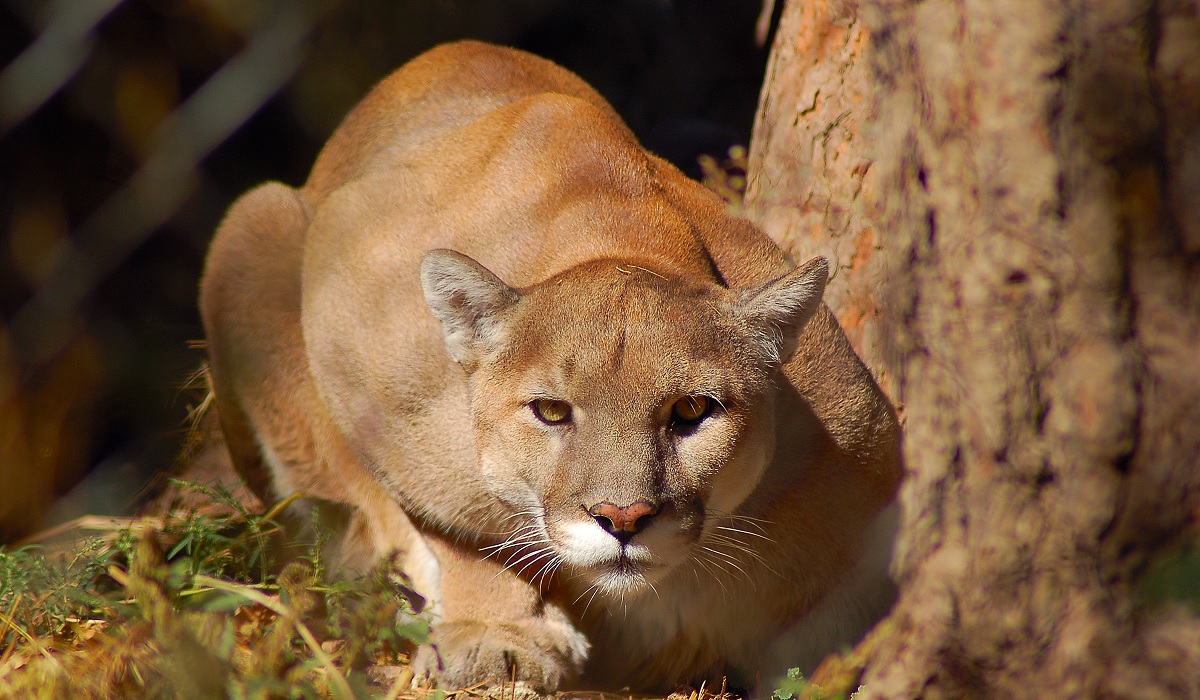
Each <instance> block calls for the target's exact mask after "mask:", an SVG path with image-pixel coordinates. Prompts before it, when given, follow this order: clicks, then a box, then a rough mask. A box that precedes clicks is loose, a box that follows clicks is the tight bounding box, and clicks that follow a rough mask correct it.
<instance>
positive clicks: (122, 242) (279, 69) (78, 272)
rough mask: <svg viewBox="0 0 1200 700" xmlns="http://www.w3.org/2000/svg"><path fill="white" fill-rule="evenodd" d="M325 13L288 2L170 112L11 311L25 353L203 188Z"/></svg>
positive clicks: (36, 355)
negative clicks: (207, 162) (134, 165)
mask: <svg viewBox="0 0 1200 700" xmlns="http://www.w3.org/2000/svg"><path fill="white" fill-rule="evenodd" d="M319 16H320V12H317V11H314V10H313V9H311V7H310V6H309V4H308V3H287V4H286V5H284V7H283V9H282V10H281V11H280V12H278V13H276V14H275V16H274V17H273V18H272V19H271V20H269V21H268V24H267V25H266V26H265V27H264V28H263V29H261V30H260V31H259V32H258V33H256V34H255V35H253V36H252V37H251V38H250V40H249V41H248V44H247V46H246V47H245V49H243V50H242V51H241V52H240V53H239V54H238V55H237V56H235V57H234V58H232V59H231V60H230V61H229V62H228V63H226V64H225V65H224V66H223V67H222V68H221V69H220V70H219V71H217V72H216V73H215V74H214V75H213V76H212V77H211V78H210V79H209V80H208V81H207V82H206V83H205V84H204V85H203V86H201V88H200V89H199V90H197V91H196V93H195V94H193V95H192V96H191V97H190V98H188V100H187V101H186V102H185V103H184V104H183V105H181V106H180V107H179V108H178V109H177V110H176V111H175V112H174V113H173V114H172V115H171V116H170V117H169V118H167V119H166V120H164V122H163V124H162V126H161V127H160V128H159V132H158V136H157V138H156V142H157V146H156V148H155V149H154V150H153V152H152V153H151V154H150V156H149V157H148V158H147V159H146V160H145V162H144V163H143V164H142V167H141V168H140V169H139V170H138V171H137V172H136V173H135V174H134V175H133V176H132V177H131V178H130V180H129V181H128V182H127V183H126V184H125V185H124V186H123V187H122V188H121V189H120V190H118V191H117V192H116V193H115V194H113V195H112V197H110V198H109V199H108V201H106V202H105V203H104V204H103V205H101V206H100V207H99V208H98V209H97V210H96V211H95V212H94V213H93V214H92V215H91V217H90V218H88V219H87V220H86V221H85V222H84V223H83V224H82V225H81V226H80V227H79V228H78V229H77V230H76V231H75V232H74V235H73V236H72V237H71V241H72V242H71V244H69V245H65V246H64V247H63V248H62V249H61V250H60V251H59V253H58V255H57V256H56V258H57V259H56V260H55V262H54V265H53V266H52V268H51V271H50V273H49V274H48V275H47V277H46V279H45V281H44V282H43V284H42V285H41V286H40V287H39V288H38V290H37V291H36V293H35V294H34V296H33V298H32V299H30V300H29V301H28V302H27V303H26V304H25V305H24V306H23V307H22V308H21V309H20V310H19V311H18V312H17V314H16V315H15V316H14V317H13V319H12V322H11V325H10V331H11V333H12V340H13V342H14V344H15V346H16V349H17V352H18V354H19V355H20V356H21V357H22V358H24V359H25V360H26V361H32V362H36V363H42V362H45V361H47V360H48V359H50V358H52V357H54V356H55V355H56V354H57V353H58V352H59V351H61V350H62V349H63V348H64V347H65V346H66V345H67V343H69V342H70V340H71V337H72V329H73V328H77V327H78V325H77V324H76V323H75V322H74V321H75V319H74V316H75V315H76V314H77V313H78V311H79V309H80V306H81V305H82V304H83V303H84V302H85V301H86V300H87V298H88V297H89V296H90V295H91V294H92V293H93V292H94V290H95V289H96V287H97V286H98V285H99V284H100V283H101V282H102V281H103V280H104V279H105V278H106V277H107V276H108V275H109V274H111V273H112V271H113V270H114V269H115V268H116V267H117V266H118V265H120V264H121V263H122V262H123V261H124V260H125V259H126V258H127V257H128V256H129V255H130V254H131V253H133V251H135V250H136V249H137V248H138V246H140V245H141V244H142V243H144V242H145V241H146V239H148V238H149V237H150V236H151V235H152V234H153V233H154V231H155V230H156V229H157V228H159V227H160V226H162V225H163V224H164V223H166V222H167V220H168V219H170V217H171V216H172V215H173V214H174V213H175V211H176V210H177V209H178V208H179V207H180V205H182V204H183V202H184V201H185V200H186V199H187V197H188V196H189V195H190V194H191V193H192V192H193V190H194V189H195V186H196V180H197V169H198V167H199V165H200V163H201V161H203V160H204V158H205V157H206V156H207V155H208V154H209V153H211V152H212V151H213V149H215V148H216V147H217V146H218V145H220V144H221V143H222V142H223V141H224V140H225V139H227V138H228V137H229V136H230V135H231V134H232V133H233V132H234V131H236V130H237V129H238V128H239V127H240V126H241V125H242V124H243V123H245V122H246V121H247V120H248V119H249V118H250V117H251V116H252V115H253V114H254V113H255V112H256V111H257V110H258V109H259V108H261V107H262V106H263V105H264V104H265V103H266V102H267V101H268V100H269V99H270V98H271V97H272V96H273V95H274V94H275V93H276V92H278V91H279V90H280V89H281V88H283V86H284V85H285V84H286V83H287V82H288V81H289V80H290V79H291V78H292V76H293V75H294V74H295V72H296V71H297V70H298V68H299V67H300V64H301V60H302V58H303V55H304V44H305V40H306V39H307V37H308V36H309V34H310V33H311V31H312V30H313V28H314V26H315V24H316V22H317V20H318V18H319ZM39 41H41V39H39ZM2 398H3V397H0V399H2Z"/></svg>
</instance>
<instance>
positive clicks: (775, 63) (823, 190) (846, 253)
mask: <svg viewBox="0 0 1200 700" xmlns="http://www.w3.org/2000/svg"><path fill="white" fill-rule="evenodd" d="M867 40H868V34H867V31H866V29H865V27H864V25H863V23H862V22H860V21H858V17H857V13H856V11H855V7H854V3H853V2H846V1H845V0H808V1H807V2H790V3H788V4H787V5H786V6H785V7H784V9H783V12H782V14H781V16H780V20H779V28H778V29H777V30H776V33H775V43H774V45H773V47H772V49H771V57H770V60H769V62H768V65H767V75H766V80H765V82H764V87H763V92H762V95H761V97H760V99H759V107H758V113H757V116H756V118H755V123H754V134H753V138H752V139H751V141H750V152H749V164H748V175H749V177H748V181H747V187H746V195H745V199H744V205H745V213H746V215H747V216H749V217H750V218H751V219H753V220H754V221H755V222H757V223H758V224H759V225H760V226H761V227H762V228H763V229H764V230H765V231H766V232H767V234H768V235H769V236H771V238H773V239H774V240H775V241H776V242H777V243H779V244H780V245H781V246H783V247H784V248H785V249H787V250H788V251H789V252H791V254H792V255H793V257H795V258H796V259H797V260H804V259H807V258H809V257H811V256H813V255H824V256H826V257H827V258H829V260H830V262H831V263H832V267H831V273H832V274H831V280H830V284H829V287H828V288H827V290H826V296H825V300H826V302H827V303H828V304H829V307H830V308H831V309H832V310H833V312H834V314H836V315H837V317H838V320H839V321H840V322H841V324H842V328H843V329H844V330H845V331H846V334H847V336H848V337H849V338H850V342H851V343H852V344H853V345H854V349H855V350H856V351H858V353H859V355H860V356H861V357H863V358H864V359H865V360H866V363H867V366H868V367H870V368H871V371H872V372H873V373H874V374H875V377H876V378H877V379H879V380H880V384H881V385H882V386H883V388H884V391H888V389H889V382H888V376H887V372H886V369H885V366H884V363H883V357H882V352H883V346H882V345H881V344H880V338H879V333H878V327H879V324H878V318H879V314H878V303H877V301H876V292H877V291H878V290H879V288H880V284H881V281H882V279H883V277H884V275H885V272H886V270H885V267H884V264H883V263H884V260H883V257H882V256H879V255H876V251H877V250H878V249H879V237H878V234H877V233H876V229H875V228H874V225H873V224H872V223H871V221H870V218H869V217H867V216H865V213H864V206H865V202H866V201H868V198H869V194H870V191H871V188H872V181H873V177H872V174H871V171H870V164H871V156H870V148H869V146H870V139H869V134H867V133H866V131H867V127H868V126H869V119H870V106H871V100H872V95H873V90H872V75H871V68H870V65H869V63H868V62H867V58H866V54H865V49H866V46H867Z"/></svg>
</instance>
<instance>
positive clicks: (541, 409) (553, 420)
mask: <svg viewBox="0 0 1200 700" xmlns="http://www.w3.org/2000/svg"><path fill="white" fill-rule="evenodd" d="M530 408H532V409H533V415H535V416H537V417H538V420H540V421H542V422H543V423H549V424H550V425H557V424H559V423H566V422H567V421H569V420H571V404H569V403H567V402H566V401H559V400H558V399H538V400H537V401H534V402H533V403H531V404H530Z"/></svg>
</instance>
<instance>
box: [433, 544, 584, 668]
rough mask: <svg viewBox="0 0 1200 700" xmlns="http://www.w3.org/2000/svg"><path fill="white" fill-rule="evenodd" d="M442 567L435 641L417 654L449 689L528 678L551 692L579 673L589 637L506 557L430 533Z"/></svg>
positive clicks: (434, 626)
mask: <svg viewBox="0 0 1200 700" xmlns="http://www.w3.org/2000/svg"><path fill="white" fill-rule="evenodd" d="M425 539H426V542H427V544H428V545H429V548H430V550H432V552H433V553H434V556H435V557H436V558H437V561H438V566H439V568H440V579H441V591H440V596H438V597H437V600H436V601H435V608H434V609H435V610H438V611H439V614H438V615H437V619H435V620H434V624H433V628H434V639H435V640H436V642H435V644H434V645H433V646H432V647H424V648H422V649H421V650H420V652H418V654H417V658H416V662H415V666H416V671H417V674H418V677H420V676H421V675H422V674H424V675H426V676H428V677H431V678H436V679H437V681H438V684H439V685H441V686H443V687H447V688H461V687H465V686H467V685H470V684H473V683H475V682H478V681H479V680H480V679H484V678H490V679H494V680H497V681H500V680H509V679H512V678H513V677H514V675H515V677H516V679H517V680H518V681H524V682H525V683H527V684H529V685H530V686H531V687H532V688H533V689H535V690H537V691H539V692H553V691H554V690H556V689H558V688H559V687H560V686H565V685H568V684H570V683H571V682H572V681H574V680H575V679H577V678H578V677H579V675H580V673H581V672H582V670H583V664H584V661H585V660H586V659H587V653H588V646H589V645H588V641H587V639H586V638H585V637H584V636H583V634H582V633H580V632H579V630H578V629H576V628H575V625H574V624H573V623H572V622H571V621H570V619H569V618H568V617H567V616H566V614H565V613H563V611H562V609H561V608H559V607H558V606H557V605H554V604H552V603H548V602H546V601H545V600H543V598H542V595H541V594H540V593H539V591H538V590H537V589H536V588H535V587H533V586H532V585H530V584H529V582H527V581H525V580H524V579H522V578H520V577H518V576H517V575H516V574H514V573H513V572H512V571H508V570H505V569H504V566H503V562H498V561H494V560H492V559H484V558H482V555H480V554H479V553H478V552H475V551H472V550H470V549H467V548H464V547H463V546H461V545H458V546H456V545H455V544H454V543H453V542H451V541H449V540H447V539H444V538H443V537H442V536H440V535H429V534H426V535H425Z"/></svg>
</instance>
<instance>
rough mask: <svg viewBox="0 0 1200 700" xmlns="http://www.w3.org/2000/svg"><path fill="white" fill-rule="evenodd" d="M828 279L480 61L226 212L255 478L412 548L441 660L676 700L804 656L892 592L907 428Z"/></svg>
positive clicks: (464, 670) (588, 92)
mask: <svg viewBox="0 0 1200 700" xmlns="http://www.w3.org/2000/svg"><path fill="white" fill-rule="evenodd" d="M434 249H452V250H453V251H457V253H451V252H446V251H440V252H435V253H430V251H433V250H434ZM464 256H469V258H468V257H464ZM824 281H825V266H824V262H823V261H821V260H816V261H812V262H810V263H809V264H807V265H805V266H803V267H801V268H795V267H794V266H793V265H792V263H790V262H789V261H788V259H787V257H786V256H785V255H784V254H783V253H782V252H781V251H780V250H779V249H778V248H777V247H776V246H774V245H773V244H772V243H771V242H770V241H769V240H768V239H767V238H766V237H765V236H764V235H763V234H762V233H761V232H760V231H759V230H757V229H756V228H755V227H754V226H752V225H751V224H750V223H748V222H746V221H744V220H741V219H737V218H734V217H731V216H730V215H729V214H728V213H727V212H726V208H725V206H724V204H723V202H722V201H721V200H719V199H718V198H717V197H715V196H714V195H712V194H711V193H709V192H708V191H706V190H705V189H704V188H703V187H701V186H700V185H698V184H697V183H695V182H692V181H690V180H688V179H686V178H685V177H684V176H683V175H681V174H680V173H679V172H678V171H677V170H675V169H674V168H673V167H671V166H670V165H668V164H666V163H665V162H663V161H662V160H660V159H658V158H656V157H654V156H653V155H651V154H649V153H647V152H646V151H644V150H643V149H642V148H641V147H640V146H639V145H638V144H637V142H636V141H635V140H634V138H633V136H632V134H631V133H630V132H629V130H628V129H627V128H626V127H625V126H624V124H623V123H622V122H621V121H620V120H619V118H618V117H617V116H616V114H615V113H614V112H613V110H612V109H611V107H609V106H608V105H607V103H605V102H604V100H603V99H602V98H601V97H600V96H599V95H597V94H596V93H595V92H594V91H593V90H592V89H591V88H590V87H588V86H587V85H585V84H584V83H583V82H582V81H580V80H579V79H578V78H576V77H575V76H574V75H572V74H570V73H568V72H567V71H565V70H563V69H561V68H559V67H557V66H555V65H553V64H551V63H548V62H546V61H543V60H541V59H538V58H535V57H533V56H530V55H527V54H524V53H521V52H517V51H512V50H508V49H501V48H497V47H493V46H488V45H484V44H479V43H474V42H463V43H458V44H451V45H447V46H443V47H439V48H437V49H434V50H432V51H430V52H428V53H426V54H424V55H423V56H421V57H419V58H417V59H415V60H414V61H412V62H411V63H409V64H408V65H406V66H404V67H403V68H401V69H400V70H398V71H397V72H396V73H394V74H393V75H392V76H390V77H389V78H387V79H386V80H385V81H383V82H382V83H381V84H380V85H379V86H378V87H376V88H375V90H373V91H372V92H371V94H370V95H368V96H367V97H366V98H365V99H364V100H363V101H362V103H360V104H359V106H358V107H357V108H356V109H355V110H354V111H353V112H352V113H351V114H350V115H349V116H348V117H347V118H346V120H345V122H344V123H343V124H342V126H341V127H340V128H339V129H338V131H337V132H336V133H335V134H334V135H333V137H332V138H331V139H330V140H329V143H328V144H327V145H326V147H325V149H324V150H323V151H322V153H321V155H320V156H319V158H318V159H317V162H316V164H315V166H314V167H313V172H312V175H311V176H310V178H309V180H308V182H307V183H306V184H305V185H304V187H302V188H300V189H299V190H294V189H291V188H288V187H286V186H283V185H280V184H278V183H268V184H265V185H262V186H261V187H259V188H257V189H255V190H253V191H251V192H250V193H248V194H246V195H245V196H244V197H242V198H241V199H240V200H239V201H238V202H237V203H236V204H235V205H234V206H233V207H232V208H231V210H230V212H229V214H228V216H227V217H226V219H225V221H224V222H223V223H222V225H221V227H220V229H219V230H218V232H217V235H216V237H215V239H214V241H213V245H212V250H211V252H210V254H209V259H208V263H207V267H206V271H205V276H204V281H203V285H202V291H201V309H202V313H203V317H204V323H205V327H206V329H207V333H208V338H209V352H210V356H211V363H212V374H213V381H214V385H215V390H216V395H217V401H218V406H219V412H220V416H221V422H222V427H223V430H224V432H225V434H226V438H227V442H228V445H229V448H230V452H231V454H232V456H233V459H234V461H235V463H236V465H237V467H238V469H239V472H240V473H241V474H242V475H243V477H244V478H245V479H246V480H247V481H248V483H249V484H250V485H251V486H252V487H253V488H254V489H255V490H256V491H257V492H258V493H259V494H260V495H262V496H263V497H265V498H270V499H275V498H280V497H283V496H285V495H287V494H288V493H290V492H292V491H296V490H299V491H302V492H304V493H305V494H306V495H308V496H311V497H314V498H320V499H326V500H329V501H334V502H337V503H342V504H346V505H348V506H350V507H352V508H353V517H354V522H353V523H351V525H350V526H349V527H348V529H347V533H348V534H347V536H346V537H347V541H346V543H345V547H346V549H347V550H353V549H355V548H357V549H362V550H365V551H367V552H370V553H373V554H374V555H375V556H382V555H385V554H386V553H388V552H389V551H391V550H393V549H399V550H402V551H403V552H404V553H405V555H406V558H405V561H406V564H405V566H406V570H407V572H408V573H409V574H410V576H411V577H412V578H413V581H414V584H415V586H416V588H417V590H419V591H420V592H422V593H423V594H424V595H426V596H428V597H429V598H430V600H431V601H432V603H433V608H432V609H433V610H434V612H435V614H436V616H437V622H436V625H435V641H436V647H430V648H428V649H425V650H423V651H422V653H421V655H419V657H418V660H417V663H418V665H419V667H420V669H421V670H422V671H425V672H428V673H430V674H432V675H436V676H438V677H439V680H440V681H441V682H442V683H445V684H448V685H466V684H469V683H473V682H475V681H478V680H483V679H485V678H496V677H507V676H508V675H509V673H510V672H511V671H512V667H513V666H514V665H515V667H516V673H517V675H518V677H519V678H521V679H522V680H525V681H526V682H528V683H529V684H531V685H533V686H534V687H536V688H538V689H542V690H548V689H553V688H556V687H567V686H578V685H592V686H603V687H612V688H620V687H623V686H631V687H633V688H635V689H641V690H662V689H670V688H671V687H673V686H674V684H676V683H679V682H688V681H692V682H696V681H699V680H702V679H708V680H710V681H717V680H718V679H719V678H720V677H721V676H722V675H726V674H730V675H732V676H733V678H734V680H735V682H740V683H743V684H753V682H754V680H755V678H762V679H763V680H767V679H770V678H772V677H773V676H775V675H777V674H780V673H782V672H783V671H784V670H785V669H786V668H788V667H789V666H793V665H804V664H809V665H811V664H812V663H815V662H816V661H817V660H819V658H820V655H821V654H823V653H825V652H827V651H830V650H835V649H836V648H837V646H838V645H842V644H846V643H850V642H852V641H853V640H854V638H855V635H857V634H860V633H861V632H862V631H863V630H864V629H865V627H866V625H868V624H869V623H870V621H871V620H873V619H874V618H875V617H876V616H877V615H878V614H879V613H880V612H881V611H882V609H883V608H884V607H885V606H886V605H887V604H888V603H889V600H890V595H891V588H890V585H889V584H888V582H887V579H886V576H885V573H884V567H885V565H886V560H887V554H888V551H889V547H890V544H889V543H890V527H889V523H890V520H889V519H888V517H885V516H881V515H880V514H881V513H882V512H884V509H885V507H886V506H887V505H888V503H889V502H890V501H891V500H892V498H893V496H894V493H895V489H896V484H897V481H898V479H899V474H900V466H899V456H898V444H897V443H898V429H897V425H896V420H895V416H894V415H893V412H892V410H891V408H890V405H889V404H888V402H887V400H886V399H885V398H884V397H883V396H882V394H881V393H880V391H879V389H878V388H877V387H876V385H875V383H874V382H873V380H872V379H871V377H870V375H869V373H868V372H867V371H866V370H865V369H864V367H863V366H862V364H861V363H860V362H859V361H858V359H857V358H856V357H855V355H854V353H853V352H852V350H851V349H850V347H849V345H848V343H847V341H846V339H845V336H844V335H843V334H842V332H841V330H840V329H839V328H838V326H837V322H836V321H835V319H834V318H833V316H832V315H831V314H830V313H829V311H828V310H827V309H826V308H825V307H824V305H823V304H822V303H820V293H821V291H822V290H823V287H824ZM778 360H784V361H785V362H784V363H783V364H782V365H780V364H779V363H778ZM687 396H699V397H708V398H711V399H713V400H714V402H715V401H719V405H718V404H717V403H712V404H710V405H713V406H714V410H713V412H712V413H711V414H709V415H708V416H707V417H706V418H704V419H703V420H702V421H701V422H700V423H699V424H698V425H696V426H689V425H687V424H685V423H681V422H679V421H678V420H677V419H675V418H673V417H672V416H673V414H672V405H673V404H674V402H675V401H677V400H680V399H681V398H683V397H687ZM537 399H555V400H561V401H566V402H567V403H569V404H570V405H571V410H572V413H571V417H570V419H569V420H568V421H566V422H565V423H562V424H554V425H551V424H547V423H545V422H543V421H541V420H540V419H539V418H538V417H537V415H536V413H535V410H534V403H535V401H536V400H537ZM706 400H707V399H706ZM589 508H591V509H592V513H597V514H603V513H608V514H609V515H611V519H610V520H609V521H605V520H604V519H603V517H600V516H598V517H595V518H593V516H592V515H590V514H589V513H588V510H589ZM651 512H653V513H657V514H656V515H648V516H646V517H644V518H643V519H641V520H638V519H637V516H639V515H645V514H647V513H651ZM625 514H629V515H628V518H627V519H626V515H625ZM606 522H607V525H606ZM613 524H615V525H613ZM606 526H610V527H615V528H616V529H617V530H620V529H622V528H624V529H626V530H630V532H628V533H625V534H624V535H623V536H631V539H628V541H627V543H626V544H624V545H622V544H621V542H620V541H619V538H618V537H617V535H616V534H610V533H609V532H606V531H605V527H606ZM635 528H636V529H639V531H638V532H636V533H633V532H632V530H633V529H635ZM489 553H490V556H489Z"/></svg>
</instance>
